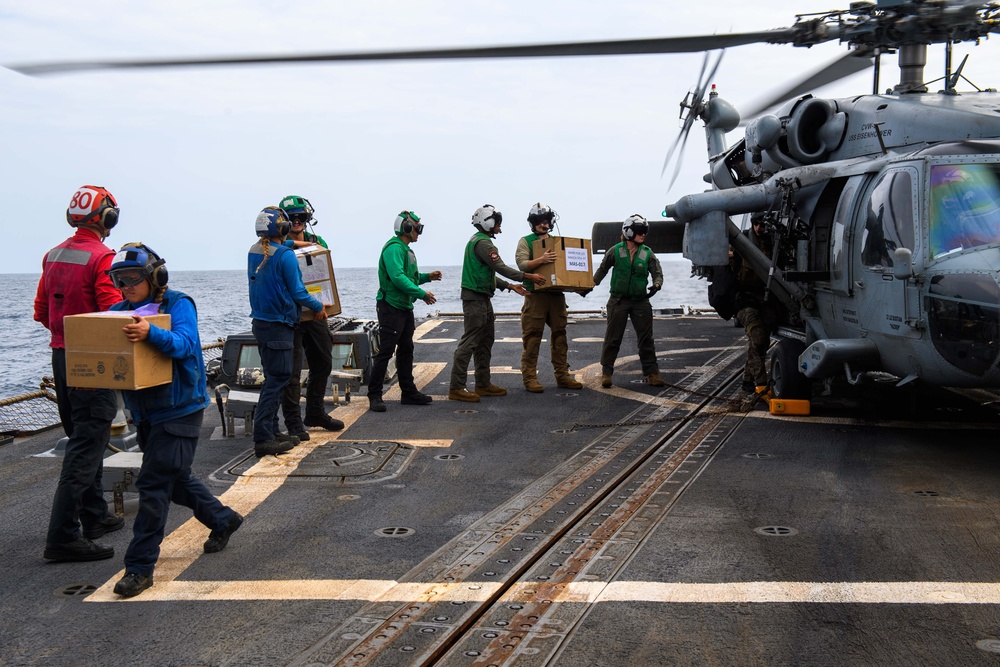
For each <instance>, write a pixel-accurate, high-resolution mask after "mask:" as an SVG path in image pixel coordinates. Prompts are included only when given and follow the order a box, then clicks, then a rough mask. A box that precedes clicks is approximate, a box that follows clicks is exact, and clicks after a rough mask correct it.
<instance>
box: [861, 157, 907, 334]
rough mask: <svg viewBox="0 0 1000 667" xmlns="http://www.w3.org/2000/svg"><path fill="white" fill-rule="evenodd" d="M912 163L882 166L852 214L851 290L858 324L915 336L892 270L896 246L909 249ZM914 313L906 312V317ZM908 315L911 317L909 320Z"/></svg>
mask: <svg viewBox="0 0 1000 667" xmlns="http://www.w3.org/2000/svg"><path fill="white" fill-rule="evenodd" d="M919 182H920V180H919V178H918V176H917V171H916V169H914V168H912V167H897V168H892V169H888V170H886V172H885V173H884V174H882V175H881V176H880V177H879V178H878V179H877V180H876V181H875V184H874V186H873V187H872V189H871V190H870V194H869V195H868V197H867V202H866V205H864V206H862V207H861V210H860V211H858V216H857V218H855V234H854V247H855V251H856V252H855V256H856V258H857V260H858V261H857V264H856V266H858V267H859V270H858V275H857V276H856V279H855V286H856V287H857V288H858V289H857V290H856V291H855V292H854V297H855V299H854V300H855V301H856V303H857V308H856V310H857V312H858V313H859V314H860V315H861V325H862V327H863V328H865V329H868V330H869V331H872V332H879V333H883V334H886V335H890V336H905V337H908V338H919V337H920V332H919V331H917V330H915V329H913V328H911V327H910V326H909V325H907V324H906V322H907V319H908V317H907V304H906V300H907V299H906V297H907V293H906V292H907V281H905V280H899V279H897V278H895V277H894V276H893V275H892V266H893V253H894V252H895V251H896V249H897V248H908V249H910V250H913V246H914V230H915V229H916V212H917V210H918V199H917V193H916V189H915V184H917V183H919ZM915 315H917V314H916V313H909V316H910V318H912V317H914V316H915ZM911 321H912V320H911Z"/></svg>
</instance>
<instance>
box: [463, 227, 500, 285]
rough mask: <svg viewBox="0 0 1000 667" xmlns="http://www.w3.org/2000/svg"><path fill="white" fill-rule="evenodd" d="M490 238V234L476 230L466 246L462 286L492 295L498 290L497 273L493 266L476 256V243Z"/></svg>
mask: <svg viewBox="0 0 1000 667" xmlns="http://www.w3.org/2000/svg"><path fill="white" fill-rule="evenodd" d="M488 240H490V236H489V234H486V233H485V232H476V233H475V234H473V235H472V238H471V239H469V242H468V243H467V244H466V246H465V261H464V262H462V287H464V288H465V289H469V290H472V291H473V292H480V293H482V294H489V295H492V294H493V293H494V292H496V290H497V274H496V271H494V270H493V269H492V268H491V267H489V266H487V265H486V264H483V263H482V261H480V259H479V258H478V257H477V256H476V244H477V243H479V242H480V241H488Z"/></svg>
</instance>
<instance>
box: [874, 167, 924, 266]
mask: <svg viewBox="0 0 1000 667" xmlns="http://www.w3.org/2000/svg"><path fill="white" fill-rule="evenodd" d="M897 248H910V249H912V248H913V179H912V177H911V176H910V172H909V171H893V172H890V173H888V174H886V175H885V176H883V177H882V179H881V180H880V181H879V183H878V185H876V186H875V189H874V190H872V194H871V198H870V199H869V200H868V212H867V220H866V221H865V228H864V231H863V232H862V237H861V261H862V262H863V263H864V265H865V266H867V267H870V268H875V267H885V268H888V267H891V266H892V253H893V252H895V250H896V249H897Z"/></svg>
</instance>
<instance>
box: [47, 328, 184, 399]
mask: <svg viewBox="0 0 1000 667" xmlns="http://www.w3.org/2000/svg"><path fill="white" fill-rule="evenodd" d="M146 319H147V320H149V323H150V324H154V325H156V326H158V327H160V328H161V329H167V330H169V329H170V315H150V316H149V317H147V318H146ZM130 321H132V314H131V313H130V312H128V311H114V312H104V313H88V314H86V315H68V316H66V317H64V318H63V328H64V330H65V337H66V384H68V385H69V386H70V387H83V388H87V389H128V390H133V389H145V388H146V387H155V386H157V385H161V384H167V383H168V382H170V381H171V380H172V379H173V372H174V362H173V359H171V358H170V357H168V356H166V355H165V354H163V353H162V352H160V351H159V350H157V349H156V348H155V347H153V345H152V344H151V343H150V342H149V341H148V340H144V341H140V342H138V343H130V342H129V340H128V339H127V338H125V332H123V331H122V327H124V326H125V325H126V324H128V323H129V322H130Z"/></svg>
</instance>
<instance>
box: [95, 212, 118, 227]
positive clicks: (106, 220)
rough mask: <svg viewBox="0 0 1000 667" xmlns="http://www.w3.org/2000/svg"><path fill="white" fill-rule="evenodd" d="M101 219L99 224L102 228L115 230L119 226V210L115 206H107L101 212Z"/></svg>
mask: <svg viewBox="0 0 1000 667" xmlns="http://www.w3.org/2000/svg"><path fill="white" fill-rule="evenodd" d="M99 213H100V215H101V217H100V218H99V222H100V223H101V227H104V228H105V229H107V230H108V231H111V230H112V229H114V227H115V225H117V224H118V209H117V208H115V207H113V206H105V207H104V208H103V209H101V210H100V211H99Z"/></svg>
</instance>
